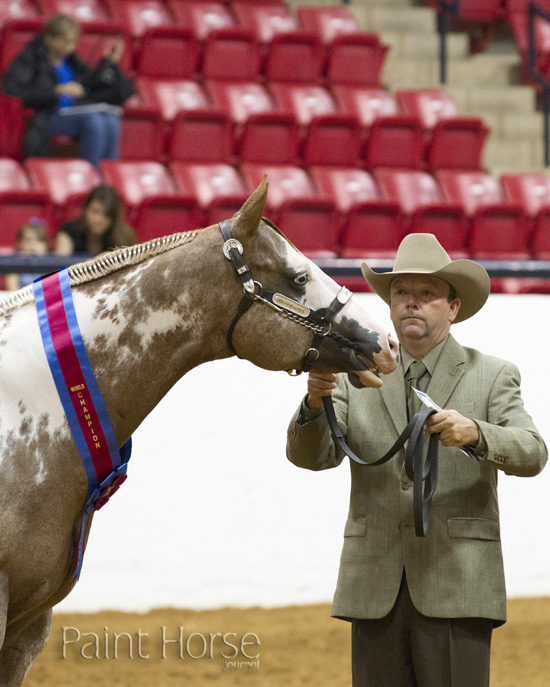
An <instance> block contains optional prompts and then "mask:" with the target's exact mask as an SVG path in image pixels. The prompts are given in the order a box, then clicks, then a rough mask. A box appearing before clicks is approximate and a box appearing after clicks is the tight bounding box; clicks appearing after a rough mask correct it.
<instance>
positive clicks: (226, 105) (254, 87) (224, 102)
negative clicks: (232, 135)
mask: <svg viewBox="0 0 550 687" xmlns="http://www.w3.org/2000/svg"><path fill="white" fill-rule="evenodd" d="M205 86H206V90H207V92H208V93H209V94H210V96H211V98H212V102H213V104H214V107H215V108H216V109H219V110H221V111H222V112H225V113H226V114H227V115H228V116H229V118H230V119H231V121H232V122H234V123H235V124H244V122H246V120H247V119H248V118H249V117H251V116H252V115H257V114H261V113H264V112H276V111H277V108H276V106H275V103H274V102H273V99H272V98H271V95H270V94H269V92H268V91H267V89H266V88H265V87H264V86H263V85H262V84H259V83H257V82H255V81H242V82H238V81H236V82H223V81H207V82H206V84H205Z"/></svg>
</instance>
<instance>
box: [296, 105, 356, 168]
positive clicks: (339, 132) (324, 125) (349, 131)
mask: <svg viewBox="0 0 550 687" xmlns="http://www.w3.org/2000/svg"><path fill="white" fill-rule="evenodd" d="M361 144H362V137H361V128H360V126H359V122H358V121H357V119H355V117H350V116H348V115H325V116H324V117H315V118H314V119H312V120H311V122H310V125H309V127H308V128H307V132H306V134H305V138H304V143H303V147H302V153H301V157H302V160H303V162H304V164H305V165H306V166H307V167H310V166H312V165H340V166H344V167H354V166H356V165H357V164H358V162H359V158H360V155H361Z"/></svg>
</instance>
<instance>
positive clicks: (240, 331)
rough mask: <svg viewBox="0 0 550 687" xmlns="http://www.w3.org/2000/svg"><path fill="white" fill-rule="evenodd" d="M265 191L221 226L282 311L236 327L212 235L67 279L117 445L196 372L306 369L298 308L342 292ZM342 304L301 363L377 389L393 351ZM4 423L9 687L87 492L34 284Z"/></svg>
mask: <svg viewBox="0 0 550 687" xmlns="http://www.w3.org/2000/svg"><path fill="white" fill-rule="evenodd" d="M266 193H267V183H266V182H265V180H264V182H263V183H262V185H261V186H260V187H258V189H257V190H256V191H255V192H254V193H253V194H252V196H251V197H250V198H249V199H248V201H247V202H246V203H245V205H244V206H243V207H242V209H241V211H240V212H239V213H237V215H235V217H234V218H233V219H232V220H230V221H229V227H230V229H231V232H232V234H233V236H234V238H235V239H238V241H239V242H240V243H241V244H242V247H243V248H244V251H243V259H244V260H246V262H247V263H248V265H249V267H250V272H251V274H252V275H253V278H254V280H255V281H254V282H250V281H249V282H248V286H245V289H244V290H245V291H246V289H247V288H248V289H250V288H251V286H250V285H251V284H252V290H253V291H254V292H255V293H257V292H258V291H259V290H260V286H259V284H261V285H263V288H264V289H266V290H267V289H269V290H270V291H271V292H272V293H277V294H278V296H281V297H278V298H277V299H276V300H277V301H278V302H279V303H281V305H280V307H277V308H276V307H273V305H269V304H266V303H264V302H261V301H260V302H258V303H256V302H254V304H253V305H252V307H250V308H249V309H248V310H247V311H246V312H242V313H241V314H242V316H241V317H240V318H239V319H238V321H237V320H235V319H234V316H235V313H236V312H237V310H238V308H239V304H240V303H241V299H242V296H243V282H244V279H242V280H241V277H242V274H241V276H239V275H238V274H237V273H236V271H235V270H234V269H232V265H231V263H230V262H229V261H228V260H227V259H226V257H227V256H224V252H223V251H222V246H223V245H224V238H223V237H222V234H221V233H220V227H219V226H218V225H215V226H211V227H207V228H205V229H201V230H199V231H195V232H186V233H182V234H175V235H173V236H169V237H165V238H162V239H158V240H154V241H150V242H149V243H146V244H142V245H138V246H135V247H132V248H126V249H120V250H117V251H114V252H112V253H105V254H103V255H101V256H99V257H98V258H95V259H93V260H90V261H88V262H86V263H82V264H80V265H75V266H73V267H71V268H70V270H69V276H70V282H71V285H72V287H73V294H74V304H75V309H76V314H77V316H78V321H79V324H80V329H81V331H82V336H83V339H84V343H85V345H86V348H87V350H88V355H89V358H90V361H91V363H92V366H93V369H94V371H95V375H96V378H97V381H98V385H99V388H100V390H101V393H102V396H103V399H104V401H105V406H106V408H107V410H108V413H109V416H110V418H111V423H112V426H113V429H114V432H115V435H116V439H117V442H118V445H119V446H121V445H122V444H123V443H124V442H125V441H126V440H127V439H128V438H129V437H130V435H131V434H132V433H133V432H134V430H135V429H136V428H137V427H138V426H139V424H140V423H141V422H142V420H143V419H144V418H145V417H146V416H147V415H148V414H149V413H150V412H151V410H152V409H153V408H154V407H155V406H156V404H157V403H158V402H159V401H160V400H161V398H162V397H163V396H164V395H165V394H166V393H167V392H168V391H169V389H170V388H171V387H172V386H173V385H174V384H175V383H176V382H177V381H178V380H179V379H180V378H181V377H182V376H183V375H184V374H185V373H186V372H188V371H189V370H191V369H192V368H193V367H195V366H197V365H199V364H201V363H204V362H207V361H209V360H214V359H218V358H226V357H229V356H230V355H232V354H233V351H236V352H237V354H238V355H239V356H240V357H242V358H247V359H248V360H250V361H252V362H253V363H254V364H256V365H259V366H260V367H263V368H266V369H270V370H288V369H292V368H300V367H301V366H302V361H303V359H304V354H305V352H306V351H307V350H308V348H310V347H311V343H312V340H313V336H314V334H315V326H313V328H312V326H308V323H307V321H306V319H305V316H304V314H303V313H301V311H300V304H301V305H302V306H303V305H305V304H307V306H309V307H310V308H312V309H319V308H322V307H325V308H326V307H328V306H329V305H330V304H331V303H334V302H335V296H336V294H337V293H338V286H337V285H336V284H335V283H334V282H333V281H332V280H331V279H330V278H329V277H327V276H326V275H324V274H323V272H322V271H321V270H320V269H319V268H317V267H316V266H315V265H314V264H313V263H312V262H310V261H309V260H307V259H306V258H305V257H304V256H303V255H301V254H300V253H299V252H298V250H296V249H295V248H294V247H293V246H292V245H291V244H290V243H289V242H288V241H287V240H286V239H285V238H284V236H282V234H281V233H280V232H279V231H278V230H277V229H276V228H275V227H274V226H273V225H271V224H270V223H268V222H266V221H265V220H262V211H263V209H264V205H265V197H266ZM312 230H314V229H312ZM242 272H243V271H242V270H241V273H242ZM285 297H286V299H287V300H286V301H285ZM292 302H295V303H296V304H297V305H296V306H295V307H294V306H293V305H292ZM339 307H342V310H341V311H340V312H338V314H336V316H335V317H334V320H333V323H332V329H331V331H330V332H329V334H328V335H327V336H325V337H324V339H323V344H322V346H320V355H319V356H318V357H317V358H316V359H315V360H313V358H312V357H311V355H310V359H311V362H312V363H313V367H315V368H316V369H319V370H325V371H326V370H334V371H344V372H352V371H354V370H355V371H357V372H358V375H359V377H360V379H361V380H362V382H363V384H365V385H375V386H376V385H379V380H378V379H377V377H376V376H375V375H377V373H378V372H379V371H381V372H391V371H392V370H393V369H394V368H395V367H396V347H395V343H394V342H393V341H392V340H391V338H390V336H389V334H388V333H387V332H386V331H384V330H383V329H382V328H381V327H380V326H379V325H378V324H377V323H376V322H374V321H373V319H372V318H371V317H370V316H369V314H368V313H367V312H366V311H364V310H363V309H361V308H360V307H359V306H358V305H357V304H355V303H353V302H347V303H346V304H345V305H342V304H340V306H339ZM296 310H297V312H294V311H296ZM303 310H304V312H306V311H307V308H303ZM228 331H231V335H230V337H229V338H228ZM313 357H314V356H313ZM368 368H369V369H368ZM0 423H1V424H0V517H1V523H2V526H1V528H0V647H2V648H1V650H0V686H1V687H16V686H17V687H18V686H19V685H21V683H22V681H23V679H24V676H25V675H26V673H27V671H28V670H29V668H30V665H31V663H32V661H33V660H34V658H35V657H36V656H37V655H38V653H39V652H40V651H41V650H42V649H43V647H44V646H45V644H46V641H47V639H48V636H49V632H50V625H51V608H52V606H53V605H55V604H56V603H57V602H59V601H60V600H61V599H63V598H64V597H65V596H66V595H67V594H68V593H69V591H70V590H71V588H72V586H73V585H74V577H73V576H72V575H71V569H72V565H73V562H74V550H75V545H76V541H77V538H78V532H79V528H80V524H81V522H82V518H83V510H84V504H85V502H86V498H87V493H88V484H87V479H86V474H85V471H84V468H83V464H82V461H81V459H80V457H79V453H78V451H77V448H76V445H75V441H74V440H73V438H72V435H71V432H70V430H69V426H68V423H67V418H66V415H65V413H64V410H63V407H62V405H61V402H60V400H59V396H58V393H57V391H56V387H55V385H54V381H53V378H52V375H51V373H50V369H49V367H48V364H47V362H46V357H45V353H44V349H43V345H42V341H41V338H40V335H39V327H38V323H37V313H36V308H35V302H34V295H33V290H32V287H27V288H26V289H22V290H21V291H18V292H16V293H15V294H14V295H12V296H9V297H8V298H7V299H6V300H5V301H4V302H2V303H1V304H0Z"/></svg>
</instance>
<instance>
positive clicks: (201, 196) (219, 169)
mask: <svg viewBox="0 0 550 687" xmlns="http://www.w3.org/2000/svg"><path fill="white" fill-rule="evenodd" d="M170 168H171V169H172V173H173V175H174V179H175V181H176V185H177V189H178V192H180V193H186V194H190V195H193V196H195V198H196V199H197V202H198V203H199V205H200V206H201V207H202V208H207V207H208V206H209V205H210V204H211V203H212V202H213V201H214V200H217V199H219V198H222V197H224V196H240V197H241V198H242V199H243V201H244V200H246V198H247V197H248V188H247V187H246V185H245V183H244V180H243V179H242V177H241V176H240V174H239V173H238V172H237V170H236V169H235V167H232V166H231V165H227V164H210V165H200V164H187V163H183V162H172V163H171V165H170Z"/></svg>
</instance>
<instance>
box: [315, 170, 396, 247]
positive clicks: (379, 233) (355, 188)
mask: <svg viewBox="0 0 550 687" xmlns="http://www.w3.org/2000/svg"><path fill="white" fill-rule="evenodd" d="M309 172H310V174H311V177H312V179H313V181H314V183H315V186H316V187H317V189H318V191H319V192H320V194H321V196H322V197H325V198H329V199H330V200H332V201H333V202H334V204H335V205H336V208H337V209H338V212H339V213H340V218H341V230H340V246H341V248H340V255H341V256H342V257H345V258H358V257H365V256H376V257H392V256H393V255H395V251H396V250H397V246H398V245H399V243H400V241H401V239H402V238H403V235H404V226H405V225H404V219H403V215H402V213H401V210H400V208H399V205H398V203H393V202H391V201H386V200H382V198H381V194H380V190H379V188H378V186H377V184H376V182H375V181H374V179H373V177H372V176H371V175H370V174H369V173H368V172H365V171H364V170H361V169H357V168H355V169H353V168H344V167H311V168H310V170H309Z"/></svg>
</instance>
